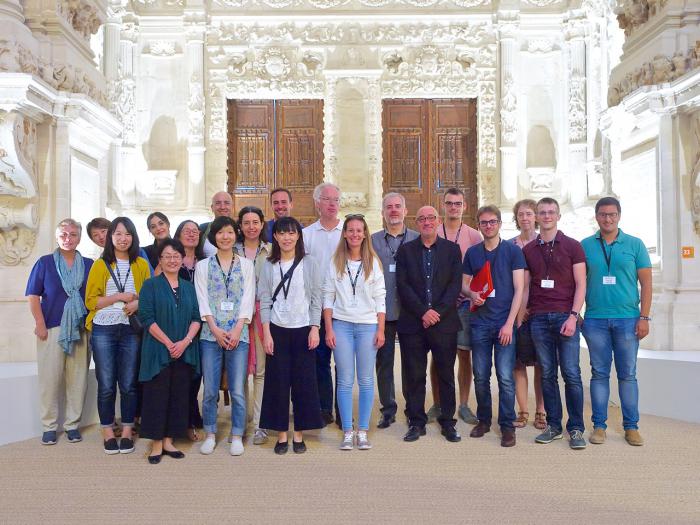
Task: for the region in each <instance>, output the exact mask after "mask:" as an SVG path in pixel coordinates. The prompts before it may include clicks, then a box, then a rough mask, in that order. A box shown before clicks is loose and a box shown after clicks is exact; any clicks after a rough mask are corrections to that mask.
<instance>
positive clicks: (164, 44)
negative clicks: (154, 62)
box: [144, 40, 180, 57]
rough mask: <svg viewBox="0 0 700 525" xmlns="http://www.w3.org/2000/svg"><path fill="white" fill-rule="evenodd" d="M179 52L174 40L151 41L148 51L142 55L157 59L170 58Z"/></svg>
mask: <svg viewBox="0 0 700 525" xmlns="http://www.w3.org/2000/svg"><path fill="white" fill-rule="evenodd" d="M179 52H180V51H179V49H178V46H177V42H175V40H152V41H151V42H149V44H148V50H147V51H144V53H147V54H151V55H153V56H157V57H170V56H173V55H175V54H178V53H179Z"/></svg>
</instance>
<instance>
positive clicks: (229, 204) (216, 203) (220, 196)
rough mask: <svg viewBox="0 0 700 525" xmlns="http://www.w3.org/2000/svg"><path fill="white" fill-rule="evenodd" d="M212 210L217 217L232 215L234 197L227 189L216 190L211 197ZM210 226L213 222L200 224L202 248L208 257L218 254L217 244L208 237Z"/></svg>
mask: <svg viewBox="0 0 700 525" xmlns="http://www.w3.org/2000/svg"><path fill="white" fill-rule="evenodd" d="M211 211H212V212H214V218H215V219H216V218H217V217H231V213H232V212H233V199H232V198H231V195H229V194H228V192H225V191H219V192H216V193H215V194H214V195H213V196H212V198H211ZM210 226H211V222H205V223H202V224H200V225H199V231H200V233H201V235H200V238H201V241H200V242H202V249H203V250H204V255H205V256H206V257H211V256H212V255H214V254H216V246H214V245H213V244H212V243H210V242H209V239H207V235H208V234H209V227H210Z"/></svg>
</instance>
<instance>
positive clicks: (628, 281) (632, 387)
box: [581, 197, 652, 446]
mask: <svg viewBox="0 0 700 525" xmlns="http://www.w3.org/2000/svg"><path fill="white" fill-rule="evenodd" d="M621 213H622V208H621V206H620V201H618V200H617V199H615V198H613V197H604V198H602V199H600V200H599V201H598V202H597V203H596V205H595V218H596V221H597V222H598V226H599V227H600V230H598V233H596V234H595V235H591V236H590V237H587V238H586V239H584V240H583V242H582V243H581V244H582V245H583V251H584V252H585V253H586V266H587V270H588V271H587V278H586V320H585V322H584V323H583V327H582V332H583V337H584V338H585V339H586V343H588V351H589V353H590V357H591V370H592V377H591V405H592V408H593V417H592V421H593V433H592V434H591V435H590V437H589V441H590V442H591V443H593V444H596V445H599V444H602V443H605V437H606V436H605V429H606V428H607V426H606V420H607V419H608V400H609V398H610V367H611V365H612V360H613V357H614V358H615V370H616V371H617V382H618V390H619V393H620V402H621V405H622V426H623V428H624V430H625V440H626V441H627V443H629V444H630V445H633V446H641V445H643V444H644V440H643V439H642V436H641V435H640V434H639V427H638V426H637V424H638V422H639V408H638V403H639V390H638V387H637V377H636V370H637V350H639V340H640V339H643V338H644V337H646V335H647V334H648V333H649V321H651V317H649V311H650V309H651V294H652V290H651V261H650V260H649V253H648V252H647V249H646V247H645V246H644V243H643V242H642V240H641V239H638V238H637V237H632V236H631V235H627V234H626V233H625V232H623V231H622V230H621V229H620V228H619V227H618V224H619V222H620V216H621ZM638 282H639V285H640V286H641V312H640V308H639V302H640V299H639V295H640V294H639V290H638V288H637V283H638Z"/></svg>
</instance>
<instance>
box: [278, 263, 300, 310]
mask: <svg viewBox="0 0 700 525" xmlns="http://www.w3.org/2000/svg"><path fill="white" fill-rule="evenodd" d="M296 266H297V265H296V264H292V266H291V267H290V268H289V270H287V273H286V274H282V261H280V285H281V286H282V293H283V294H284V300H285V301H286V300H287V295H288V294H289V288H290V287H291V286H292V275H293V274H294V268H296ZM285 280H286V281H287V287H286V288H285V287H284V281H285Z"/></svg>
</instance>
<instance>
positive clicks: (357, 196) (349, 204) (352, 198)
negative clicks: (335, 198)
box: [340, 192, 367, 208]
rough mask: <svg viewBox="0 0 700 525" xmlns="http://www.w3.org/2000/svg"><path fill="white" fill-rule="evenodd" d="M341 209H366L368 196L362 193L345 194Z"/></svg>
mask: <svg viewBox="0 0 700 525" xmlns="http://www.w3.org/2000/svg"><path fill="white" fill-rule="evenodd" d="M340 207H341V208H366V207H367V195H366V194H364V193H362V192H343V193H342V195H341V197H340Z"/></svg>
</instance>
